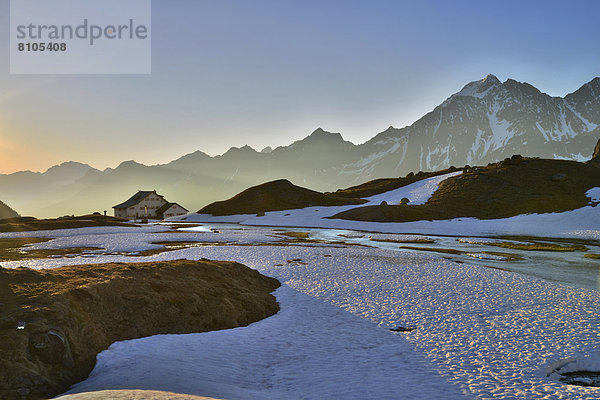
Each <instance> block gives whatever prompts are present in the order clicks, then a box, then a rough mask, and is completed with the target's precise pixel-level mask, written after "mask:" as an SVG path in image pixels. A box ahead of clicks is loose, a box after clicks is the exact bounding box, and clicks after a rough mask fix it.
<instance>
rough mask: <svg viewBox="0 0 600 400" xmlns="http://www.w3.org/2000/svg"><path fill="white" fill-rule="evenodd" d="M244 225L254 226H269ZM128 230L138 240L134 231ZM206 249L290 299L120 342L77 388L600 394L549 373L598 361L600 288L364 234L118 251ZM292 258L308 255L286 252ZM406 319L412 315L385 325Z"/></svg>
mask: <svg viewBox="0 0 600 400" xmlns="http://www.w3.org/2000/svg"><path fill="white" fill-rule="evenodd" d="M240 232H241V233H240V235H242V236H246V235H247V237H248V239H247V240H256V238H258V237H259V236H260V235H263V236H264V237H265V238H267V237H268V236H267V235H269V234H271V233H272V231H271V230H270V229H264V228H252V229H248V230H244V231H240ZM208 234H209V233H207V235H208ZM129 240H131V241H132V242H136V241H138V239H136V238H135V235H131V234H130V235H129ZM326 255H328V257H327V256H326ZM203 257H205V258H210V259H225V260H235V261H239V262H242V263H244V264H246V265H249V266H250V267H252V268H255V269H257V270H259V271H260V272H262V273H264V274H266V275H269V276H274V277H276V278H278V279H279V280H280V281H281V282H282V283H283V286H282V288H280V289H279V290H278V291H277V292H276V295H277V299H278V301H279V302H280V304H281V307H282V311H281V312H280V313H279V314H277V315H275V316H273V317H271V318H268V319H266V320H263V321H260V322H258V323H255V324H252V325H250V326H249V327H245V328H238V329H232V330H225V331H217V332H210V333H202V334H192V335H161V336H154V337H150V338H144V339H139V340H132V341H126V342H119V343H115V344H113V345H112V346H111V347H110V348H109V349H108V350H107V351H105V352H103V353H101V354H100V355H99V358H98V360H99V362H98V364H97V367H96V369H95V370H94V372H93V373H92V375H91V376H90V377H89V379H88V380H86V381H84V382H82V383H80V384H78V385H76V386H75V387H74V388H73V389H72V390H71V392H80V391H90V390H101V389H115V388H137V389H153V390H167V391H171V392H178V393H190V394H195V395H202V396H212V397H216V398H227V399H243V398H253V399H276V398H285V399H294V398H306V399H317V398H332V399H335V398H344V399H365V398H380V399H404V398H406V399H413V398H424V399H425V398H427V399H432V398H444V399H454V398H482V399H490V398H528V399H530V398H531V399H538V398H539V399H586V398H600V389H598V388H584V387H578V386H568V385H564V384H562V383H560V382H558V381H557V379H556V377H555V376H554V377H553V376H551V377H547V376H546V373H547V371H546V370H547V368H548V367H549V366H550V365H552V364H553V363H557V362H560V360H565V359H569V358H575V359H578V360H582V361H580V362H586V363H587V364H588V365H590V363H593V362H600V361H597V360H600V357H598V354H600V343H599V341H598V334H599V330H598V322H599V319H598V317H597V309H598V307H599V306H600V294H599V293H598V292H596V291H592V290H584V289H576V288H571V287H567V286H563V285H558V284H553V283H549V282H545V281H542V280H539V279H535V278H531V277H528V276H524V275H519V274H514V273H509V272H504V271H498V270H494V269H488V268H483V267H475V266H469V265H466V264H456V263H454V262H452V261H448V260H446V259H443V258H440V257H436V256H432V255H428V254H416V253H409V252H396V251H388V250H382V249H376V248H362V247H350V248H334V247H297V246H289V247H273V246H251V247H248V246H225V247H224V246H214V247H196V248H188V249H182V250H177V251H172V252H166V253H162V254H159V255H155V256H151V257H139V258H131V257H123V256H121V259H120V260H119V261H151V260H165V259H178V258H189V259H199V258H203ZM104 258H106V257H105V256H100V257H98V259H97V260H94V261H98V262H102V261H103V259H104ZM116 258H118V257H116ZM296 258H299V259H301V260H302V262H288V261H287V260H293V259H296ZM111 260H112V261H114V260H115V257H112V256H111ZM61 261H63V262H64V261H67V262H69V263H71V262H72V260H58V259H53V260H47V261H46V260H37V262H38V263H40V265H39V266H40V267H56V266H59V265H60V264H61ZM80 261H81V260H80ZM397 326H405V327H416V329H415V330H414V331H412V332H409V333H393V332H390V331H389V329H390V328H395V327H397ZM294 396H296V397H294Z"/></svg>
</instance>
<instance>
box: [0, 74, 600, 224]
mask: <svg viewBox="0 0 600 400" xmlns="http://www.w3.org/2000/svg"><path fill="white" fill-rule="evenodd" d="M599 136H600V78H594V79H593V80H591V81H590V82H588V83H586V84H584V85H583V86H581V88H579V89H578V90H576V91H575V92H573V93H571V94H568V95H567V96H565V97H564V98H561V97H551V96H549V95H547V94H545V93H542V92H541V91H539V90H538V89H536V88H535V87H533V86H531V85H529V84H527V83H521V82H517V81H515V80H512V79H508V80H506V81H505V82H501V81H500V80H499V79H498V78H496V77H495V76H494V75H488V76H486V77H485V78H483V79H481V80H477V81H473V82H471V83H468V84H467V85H465V86H464V87H463V89H462V90H460V91H459V92H457V93H455V94H453V95H451V96H450V97H448V99H446V100H445V101H444V102H443V103H442V104H440V105H439V106H437V107H436V108H435V109H434V110H433V111H431V112H430V113H428V114H426V115H425V116H423V117H422V118H420V119H419V120H418V121H416V122H415V123H414V124H412V125H410V126H407V127H405V128H401V129H398V128H394V127H390V128H388V129H386V130H385V131H383V132H381V133H379V134H378V135H376V136H375V137H373V138H372V139H370V140H369V141H367V142H365V143H362V144H360V145H355V144H353V143H351V142H348V141H345V140H344V139H343V138H342V136H341V135H340V134H339V133H331V132H327V131H325V130H323V129H321V128H319V129H317V130H315V131H314V132H313V133H311V134H310V135H309V136H307V137H305V138H304V139H301V140H298V141H296V142H294V143H292V144H291V145H289V146H280V147H277V148H275V149H272V150H271V149H269V148H267V149H264V150H262V151H260V152H258V151H256V150H254V149H253V148H251V147H249V146H243V147H241V148H236V147H232V148H231V149H229V150H228V151H227V152H226V153H225V154H223V155H219V156H215V157H211V156H209V155H207V154H205V153H203V152H201V151H196V152H193V153H190V154H187V155H184V156H183V157H181V158H179V159H177V160H174V161H172V162H170V163H168V164H163V165H154V166H145V165H142V164H138V163H136V162H134V161H127V162H124V163H122V164H121V165H119V166H118V167H117V168H115V169H106V170H105V171H98V170H96V169H93V168H92V167H90V166H88V165H85V164H80V163H65V164H61V165H60V166H57V167H53V168H50V169H49V170H48V171H46V172H45V173H43V174H40V173H33V172H29V171H27V172H19V173H16V174H10V175H0V187H1V188H2V193H1V195H2V197H3V200H4V201H7V202H9V203H10V204H11V205H13V206H14V207H16V208H17V209H19V210H20V211H21V212H23V213H25V214H27V215H35V216H38V217H52V216H58V215H63V214H85V213H89V212H93V211H100V212H101V211H103V210H111V206H113V205H114V204H117V203H120V202H122V201H124V200H125V199H127V198H128V197H130V196H131V195H132V194H133V193H135V192H136V191H138V190H153V189H156V190H157V191H158V192H159V193H161V194H163V195H165V196H166V197H167V198H168V199H170V200H171V201H176V202H178V203H180V204H181V205H183V206H184V207H186V208H188V209H190V210H197V209H199V208H201V207H202V206H204V205H206V204H208V203H211V202H213V201H215V200H217V199H223V198H229V197H231V196H233V195H234V194H236V193H238V192H240V191H241V190H243V189H245V188H248V187H250V186H254V185H257V184H260V183H262V182H267V181H272V180H277V179H288V180H290V181H291V182H293V183H294V184H297V185H300V186H304V187H309V188H311V189H314V190H318V191H334V190H336V189H338V188H342V187H348V186H352V185H357V184H360V183H363V182H366V181H369V180H372V179H375V178H381V177H398V176H404V175H406V174H407V173H408V172H411V171H414V172H417V171H421V170H423V171H434V170H440V169H444V168H447V167H449V166H451V165H454V166H457V167H458V166H462V165H465V164H471V165H477V164H480V165H485V164H487V163H490V162H496V161H499V160H502V159H504V158H506V157H510V156H511V155H513V154H516V153H518V154H522V155H523V156H536V157H543V158H564V159H574V160H578V161H585V160H588V159H590V158H591V152H590V150H591V149H593V147H594V144H595V143H596V141H597V139H598V137H599Z"/></svg>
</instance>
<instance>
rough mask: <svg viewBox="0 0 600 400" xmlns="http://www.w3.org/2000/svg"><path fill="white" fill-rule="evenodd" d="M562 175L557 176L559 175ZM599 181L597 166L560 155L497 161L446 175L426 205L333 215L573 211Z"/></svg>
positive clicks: (388, 217)
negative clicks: (552, 157) (451, 176)
mask: <svg viewBox="0 0 600 400" xmlns="http://www.w3.org/2000/svg"><path fill="white" fill-rule="evenodd" d="M560 174H564V175H566V176H565V178H564V179H562V180H561V179H557V178H558V175H560ZM595 186H600V168H598V166H594V165H592V164H584V163H579V162H575V161H565V160H544V159H523V160H522V161H521V162H518V163H515V164H513V163H507V162H500V163H496V164H491V165H488V166H487V167H484V168H478V169H477V170H476V171H473V172H468V173H464V174H462V175H459V176H456V177H453V178H450V179H447V180H446V181H444V182H442V183H441V184H440V187H439V189H438V190H437V191H436V192H435V193H434V194H433V196H432V197H431V198H430V199H429V201H428V202H427V204H424V205H416V206H401V205H397V206H368V207H358V208H355V209H352V210H348V211H345V212H342V213H339V214H337V215H336V216H334V217H333V218H341V219H351V220H360V221H380V222H384V221H385V222H404V221H418V220H436V219H449V218H457V217H477V218H485V219H489V218H505V217H511V216H514V215H518V214H525V213H547V212H561V211H567V210H573V209H576V208H579V207H583V206H585V205H586V204H588V203H589V199H588V198H587V197H586V196H585V192H586V191H587V190H589V189H590V188H592V187H595Z"/></svg>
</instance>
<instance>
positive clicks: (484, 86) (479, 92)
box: [453, 74, 501, 99]
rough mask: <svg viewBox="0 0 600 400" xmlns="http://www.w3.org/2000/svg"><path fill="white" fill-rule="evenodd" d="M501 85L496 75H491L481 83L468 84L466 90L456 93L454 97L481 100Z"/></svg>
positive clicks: (480, 81)
mask: <svg viewBox="0 0 600 400" xmlns="http://www.w3.org/2000/svg"><path fill="white" fill-rule="evenodd" d="M500 84H501V82H500V80H499V79H498V78H497V77H496V76H495V75H492V74H489V75H487V76H486V77H485V78H483V79H481V80H479V81H473V82H471V83H468V84H467V85H466V86H465V87H464V88H462V90H461V91H460V92H458V93H456V94H455V95H454V96H471V97H478V98H480V99H481V98H482V97H483V96H485V95H486V94H487V92H488V91H489V90H490V89H491V88H493V87H495V86H498V85H500ZM454 96H453V97H454Z"/></svg>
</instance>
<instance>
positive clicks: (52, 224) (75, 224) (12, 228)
mask: <svg viewBox="0 0 600 400" xmlns="http://www.w3.org/2000/svg"><path fill="white" fill-rule="evenodd" d="M89 226H136V225H132V224H129V223H127V220H126V219H123V218H116V217H110V216H106V217H105V216H104V215H98V214H90V215H82V216H79V217H61V218H55V219H37V218H34V217H19V218H8V219H2V220H0V232H25V231H40V230H53V229H70V228H84V227H89Z"/></svg>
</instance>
